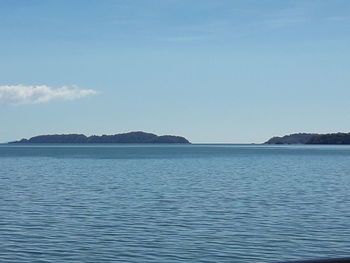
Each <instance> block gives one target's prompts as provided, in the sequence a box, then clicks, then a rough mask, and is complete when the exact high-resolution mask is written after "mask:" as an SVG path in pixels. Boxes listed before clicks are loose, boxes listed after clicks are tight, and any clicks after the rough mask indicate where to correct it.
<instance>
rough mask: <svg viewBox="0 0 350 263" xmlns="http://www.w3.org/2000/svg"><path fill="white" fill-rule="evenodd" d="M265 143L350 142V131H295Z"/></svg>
mask: <svg viewBox="0 0 350 263" xmlns="http://www.w3.org/2000/svg"><path fill="white" fill-rule="evenodd" d="M265 144H350V133H340V132H339V133H328V134H316V133H294V134H290V135H285V136H283V137H272V138H271V139H269V140H268V141H267V142H265Z"/></svg>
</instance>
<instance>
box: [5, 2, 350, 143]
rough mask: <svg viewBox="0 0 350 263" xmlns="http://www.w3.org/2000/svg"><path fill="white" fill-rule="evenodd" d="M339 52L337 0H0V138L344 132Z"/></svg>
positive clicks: (348, 16)
mask: <svg viewBox="0 0 350 263" xmlns="http://www.w3.org/2000/svg"><path fill="white" fill-rule="evenodd" d="M349 51H350V1H348V0H293V1H291V0H284V1H281V0H241V1H235V0H220V1H218V0H113V1H112V0H104V1H98V0H95V1H89V0H85V1H79V0H74V1H71V0H70V1H65V0H60V1H44V0H42V1H36V0H31V1H28V0H22V1H17V0H1V1H0V59H1V60H0V61H1V63H0V122H1V124H2V125H1V129H0V142H6V141H9V140H15V139H19V138H22V137H30V136H34V135H38V134H50V133H84V134H87V135H89V134H114V133H119V132H127V131H133V130H143V131H148V132H154V133H157V134H177V135H183V136H185V137H187V138H188V139H190V140H191V141H192V142H230V143H247V142H248V143H250V142H256V143H259V142H263V141H265V140H267V139H268V138H269V137H271V136H274V135H284V134H289V133H294V132H336V131H343V132H349V131H350V122H349V121H348V118H349V116H350V104H349V99H350V74H349V72H350V52H349ZM38 86H39V87H41V88H40V89H37V87H38ZM62 87H63V88H62ZM33 89H34V90H33Z"/></svg>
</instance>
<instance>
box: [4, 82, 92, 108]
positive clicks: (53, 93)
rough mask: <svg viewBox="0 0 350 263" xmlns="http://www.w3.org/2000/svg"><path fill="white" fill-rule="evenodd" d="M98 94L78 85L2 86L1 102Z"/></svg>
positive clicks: (35, 102)
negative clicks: (56, 86)
mask: <svg viewBox="0 0 350 263" xmlns="http://www.w3.org/2000/svg"><path fill="white" fill-rule="evenodd" d="M94 94H96V91H95V90H91V89H79V88H78V87H76V86H63V87H60V88H53V87H49V86H46V85H39V86H25V85H8V86H0V104H37V103H45V102H50V101H54V100H75V99H79V98H82V97H85V96H88V95H94Z"/></svg>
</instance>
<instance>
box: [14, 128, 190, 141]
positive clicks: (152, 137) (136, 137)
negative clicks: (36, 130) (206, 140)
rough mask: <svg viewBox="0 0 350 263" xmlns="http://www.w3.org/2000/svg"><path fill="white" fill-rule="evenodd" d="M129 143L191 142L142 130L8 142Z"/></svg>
mask: <svg viewBox="0 0 350 263" xmlns="http://www.w3.org/2000/svg"><path fill="white" fill-rule="evenodd" d="M44 143H45V144H55V143H66V144H93V143H103V144H112V143H115V144H127V143H134V144H136V143H139V144H166V143H171V144H190V142H189V141H188V140H187V139H186V138H184V137H182V136H175V135H162V136H158V135H156V134H153V133H147V132H142V131H136V132H128V133H120V134H114V135H101V136H97V135H92V136H86V135H84V134H52V135H39V136H35V137H31V138H29V139H21V140H19V141H13V142H8V144H44Z"/></svg>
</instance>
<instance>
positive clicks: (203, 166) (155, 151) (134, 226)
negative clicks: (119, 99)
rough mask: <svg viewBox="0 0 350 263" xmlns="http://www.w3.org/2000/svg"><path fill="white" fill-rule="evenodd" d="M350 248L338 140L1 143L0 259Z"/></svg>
mask: <svg viewBox="0 0 350 263" xmlns="http://www.w3.org/2000/svg"><path fill="white" fill-rule="evenodd" d="M349 255H350V147H348V146H337V147H336V146H308V147H306V146H275V147H271V146H237V145H211V146H209V145H187V146H185V145H184V146H152V145H149V146H140V145H138V146H137V145H134V146H130V145H122V146H110V145H108V146H107V145H104V146H103V145H95V146H91V145H90V146H80V147H77V146H62V145H61V146H45V147H43V146H25V147H23V146H6V145H0V262H36V263H37V262H93V263H98V262H135V263H136V262H137V263H142V262H157V263H168V262H169V263H170V262H243V263H244V262H275V261H281V260H296V259H310V258H323V257H343V256H349Z"/></svg>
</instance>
